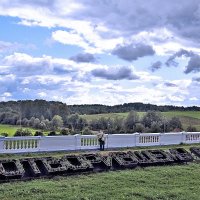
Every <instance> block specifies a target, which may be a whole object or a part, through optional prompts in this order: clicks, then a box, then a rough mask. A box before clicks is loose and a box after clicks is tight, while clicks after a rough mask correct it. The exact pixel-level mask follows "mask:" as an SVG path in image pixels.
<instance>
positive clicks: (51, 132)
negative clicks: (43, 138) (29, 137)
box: [48, 131, 56, 136]
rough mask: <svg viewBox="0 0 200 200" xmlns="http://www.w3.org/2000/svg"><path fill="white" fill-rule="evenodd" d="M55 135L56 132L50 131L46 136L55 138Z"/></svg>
mask: <svg viewBox="0 0 200 200" xmlns="http://www.w3.org/2000/svg"><path fill="white" fill-rule="evenodd" d="M55 135H56V132H55V131H50V132H49V133H48V136H55Z"/></svg>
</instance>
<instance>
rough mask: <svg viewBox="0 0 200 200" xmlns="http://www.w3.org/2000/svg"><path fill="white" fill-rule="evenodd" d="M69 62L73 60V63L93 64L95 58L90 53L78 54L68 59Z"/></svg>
mask: <svg viewBox="0 0 200 200" xmlns="http://www.w3.org/2000/svg"><path fill="white" fill-rule="evenodd" d="M70 60H73V61H75V62H78V63H79V62H83V63H89V62H95V61H96V58H95V57H94V55H93V54H90V53H79V54H77V55H75V56H72V57H70Z"/></svg>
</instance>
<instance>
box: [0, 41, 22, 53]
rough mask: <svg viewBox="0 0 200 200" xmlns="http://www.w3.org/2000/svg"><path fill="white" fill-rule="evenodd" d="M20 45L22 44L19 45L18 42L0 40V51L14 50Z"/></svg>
mask: <svg viewBox="0 0 200 200" xmlns="http://www.w3.org/2000/svg"><path fill="white" fill-rule="evenodd" d="M21 47H22V45H20V44H18V43H11V42H5V41H0V53H2V52H12V51H16V50H17V49H19V48H21Z"/></svg>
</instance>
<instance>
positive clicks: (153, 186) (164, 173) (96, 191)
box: [0, 163, 200, 200]
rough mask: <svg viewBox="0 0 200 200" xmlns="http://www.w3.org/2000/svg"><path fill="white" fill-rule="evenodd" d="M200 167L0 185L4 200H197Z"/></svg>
mask: <svg viewBox="0 0 200 200" xmlns="http://www.w3.org/2000/svg"><path fill="white" fill-rule="evenodd" d="M199 180H200V164H196V163H190V164H188V165H174V166H162V167H148V168H143V169H142V168H138V169H132V170H124V171H114V172H104V173H97V174H90V175H78V176H70V177H55V178H54V179H50V180H49V179H40V180H32V181H27V182H13V183H4V184H1V185H0V199H1V200H12V199H13V200H21V199H23V200H32V199H34V200H43V199H48V200H54V199H59V200H161V199H162V200H188V199H192V200H198V199H199V196H200V190H199Z"/></svg>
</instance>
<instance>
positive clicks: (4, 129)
mask: <svg viewBox="0 0 200 200" xmlns="http://www.w3.org/2000/svg"><path fill="white" fill-rule="evenodd" d="M19 128H20V126H12V125H6V124H0V134H1V133H8V135H9V136H13V135H14V133H15V132H16V130H17V129H19ZM23 128H24V127H23ZM28 129H29V130H30V131H31V132H32V133H33V134H34V133H35V131H36V130H35V129H33V128H28Z"/></svg>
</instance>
